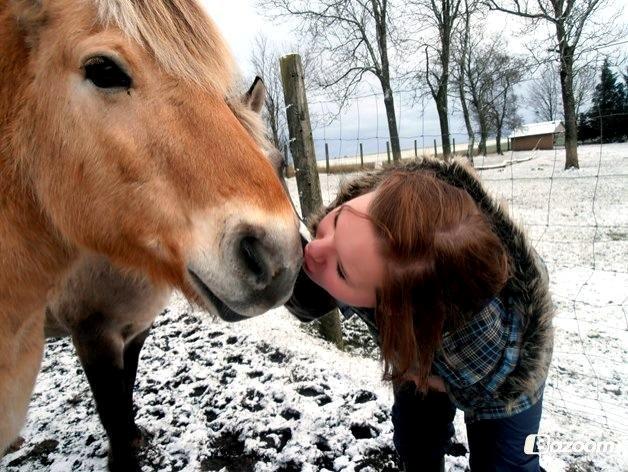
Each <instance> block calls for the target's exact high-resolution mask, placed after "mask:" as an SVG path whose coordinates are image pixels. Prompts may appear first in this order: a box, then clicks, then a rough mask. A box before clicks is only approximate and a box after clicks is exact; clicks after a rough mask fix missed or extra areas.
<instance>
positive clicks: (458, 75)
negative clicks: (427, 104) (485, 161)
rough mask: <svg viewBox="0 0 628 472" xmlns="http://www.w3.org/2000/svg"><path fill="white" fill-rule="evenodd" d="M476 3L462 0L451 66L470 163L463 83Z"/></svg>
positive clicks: (469, 131)
mask: <svg viewBox="0 0 628 472" xmlns="http://www.w3.org/2000/svg"><path fill="white" fill-rule="evenodd" d="M476 5H477V4H476V2H475V0H471V1H469V0H464V9H463V10H462V12H461V18H462V21H461V32H460V34H459V35H458V38H459V43H457V44H456V65H455V67H454V68H452V70H453V71H454V72H453V77H454V82H455V84H456V88H457V91H458V98H459V100H460V107H461V109H462V116H463V118H464V124H465V127H466V129H467V139H468V144H467V158H468V159H469V161H470V162H471V164H473V148H474V142H475V133H474V132H473V126H472V125H471V114H470V112H469V102H468V98H467V93H466V91H465V84H466V83H467V79H466V68H467V62H468V57H469V47H470V46H469V43H470V41H471V16H472V15H473V14H474V13H475V7H476Z"/></svg>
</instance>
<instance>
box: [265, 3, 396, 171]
mask: <svg viewBox="0 0 628 472" xmlns="http://www.w3.org/2000/svg"><path fill="white" fill-rule="evenodd" d="M258 5H259V6H260V7H262V8H264V10H265V11H266V12H268V11H270V13H271V14H273V15H276V16H286V15H290V16H293V17H295V18H297V19H298V20H299V21H300V25H299V26H300V28H299V32H300V34H303V33H305V36H306V37H307V39H308V41H310V42H311V45H312V48H313V51H314V52H315V53H317V54H318V55H319V57H322V58H323V59H324V66H323V67H322V68H321V70H319V74H318V76H317V82H318V84H319V85H320V86H321V87H322V88H323V89H325V90H328V91H329V92H330V94H331V95H332V96H335V97H337V99H338V101H339V103H340V104H341V105H343V104H344V103H345V102H346V100H347V99H348V98H350V97H351V96H352V94H354V93H355V90H356V88H357V86H358V85H359V84H360V82H362V80H363V79H364V77H365V76H366V75H368V74H371V75H373V76H374V77H376V78H377V80H378V81H379V83H380V85H381V89H382V92H383V95H384V105H385V108H386V117H387V121H388V132H389V135H390V143H391V147H392V152H393V158H394V160H395V161H397V160H399V159H401V148H400V145H399V134H398V131H397V119H396V116H395V103H394V97H393V88H392V85H391V66H390V58H389V54H390V52H389V42H390V41H392V40H393V35H394V31H395V22H394V21H392V20H391V18H390V11H391V0H344V1H338V0H258Z"/></svg>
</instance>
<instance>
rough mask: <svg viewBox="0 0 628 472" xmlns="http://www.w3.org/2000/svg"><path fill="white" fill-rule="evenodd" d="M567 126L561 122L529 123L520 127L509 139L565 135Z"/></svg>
mask: <svg viewBox="0 0 628 472" xmlns="http://www.w3.org/2000/svg"><path fill="white" fill-rule="evenodd" d="M564 132H565V126H564V125H563V122H562V121H560V120H555V121H543V122H541V123H529V124H527V125H523V126H520V127H519V128H516V129H515V130H513V132H512V133H510V136H508V137H509V138H511V139H512V138H521V137H522V136H538V135H540V134H554V133H564Z"/></svg>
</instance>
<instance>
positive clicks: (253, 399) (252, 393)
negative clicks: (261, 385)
mask: <svg viewBox="0 0 628 472" xmlns="http://www.w3.org/2000/svg"><path fill="white" fill-rule="evenodd" d="M262 398H264V395H263V394H262V393H261V392H258V391H257V390H253V389H249V390H247V391H246V396H245V397H244V399H243V400H242V403H241V404H242V406H243V407H244V408H246V409H247V410H249V411H253V412H256V411H262V410H263V409H264V407H263V406H262V405H261V401H262Z"/></svg>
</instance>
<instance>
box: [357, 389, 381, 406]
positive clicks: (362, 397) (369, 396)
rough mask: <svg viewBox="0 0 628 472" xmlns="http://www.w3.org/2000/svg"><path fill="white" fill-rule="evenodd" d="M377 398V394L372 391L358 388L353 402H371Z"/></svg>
mask: <svg viewBox="0 0 628 472" xmlns="http://www.w3.org/2000/svg"><path fill="white" fill-rule="evenodd" d="M376 399H377V396H376V395H375V394H374V393H373V392H369V391H368V390H358V391H357V393H356V394H355V402H356V403H366V402H372V401H375V400H376Z"/></svg>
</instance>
